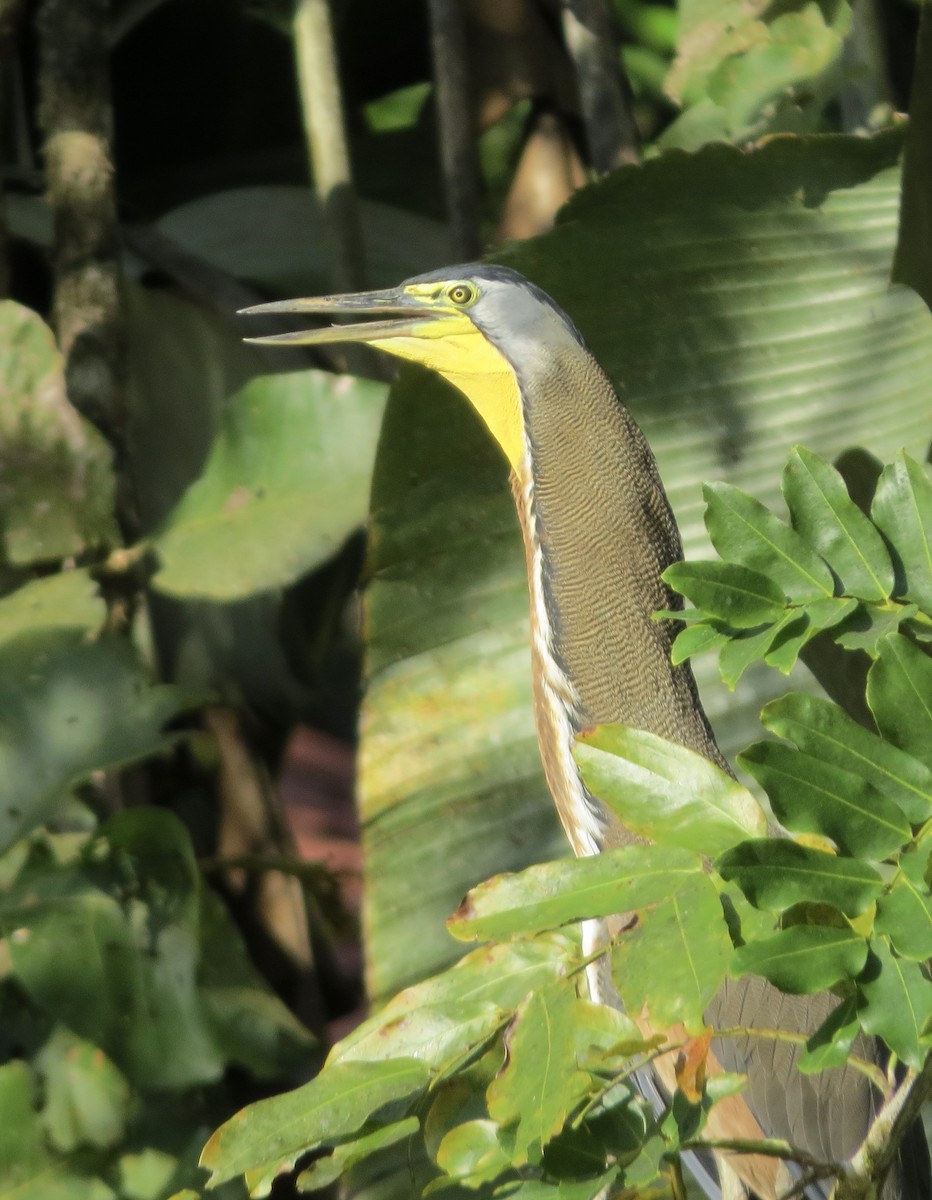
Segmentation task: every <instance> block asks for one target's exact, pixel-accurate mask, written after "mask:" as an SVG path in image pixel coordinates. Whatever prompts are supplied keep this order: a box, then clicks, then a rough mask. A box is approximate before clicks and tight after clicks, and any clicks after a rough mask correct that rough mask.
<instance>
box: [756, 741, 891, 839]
mask: <svg viewBox="0 0 932 1200" xmlns="http://www.w3.org/2000/svg"><path fill="white" fill-rule="evenodd" d="M738 762H739V763H740V765H741V766H742V767H743V768H744V769H745V770H746V771H748V772H749V773H750V774H751V775H753V776H754V778H755V779H756V780H757V782H758V783H759V784H760V785H761V787H762V788H763V789H764V790H765V791H766V793H767V795H768V796H769V797H770V803H771V806H772V808H773V811H774V813H775V815H776V817H777V819H778V820H779V821H781V822H782V824H784V825H785V826H786V827H787V829H791V830H793V832H794V833H819V834H822V835H823V836H824V837H829V838H831V839H832V841H834V842H835V843H836V844H837V845H838V846H840V847H841V848H842V850H844V851H845V852H846V853H847V854H851V855H854V856H855V857H856V858H868V859H874V860H875V861H879V860H880V859H883V858H885V857H886V856H887V855H888V854H889V853H890V852H891V851H892V850H895V849H897V847H899V846H901V845H903V843H904V842H906V841H908V840H909V837H910V835H911V830H910V828H909V824H908V823H907V821H906V818H905V817H904V816H903V813H902V810H901V809H900V808H899V807H898V805H897V804H896V803H895V802H894V801H893V800H891V799H890V798H889V797H888V796H886V795H884V794H883V793H882V792H880V791H878V790H877V788H875V787H874V785H873V784H872V783H869V782H868V781H867V780H866V779H864V778H863V777H862V776H861V775H859V774H855V773H854V772H853V771H848V770H845V769H843V768H842V767H839V766H836V765H835V764H834V763H831V762H825V761H824V760H822V759H820V758H818V757H816V756H815V755H812V754H804V753H802V752H801V751H799V750H794V749H792V748H791V747H790V746H784V745H781V744H780V743H779V742H755V743H754V744H753V745H752V746H749V747H748V748H747V750H745V751H744V752H743V753H742V754H740V755H739V756H738Z"/></svg>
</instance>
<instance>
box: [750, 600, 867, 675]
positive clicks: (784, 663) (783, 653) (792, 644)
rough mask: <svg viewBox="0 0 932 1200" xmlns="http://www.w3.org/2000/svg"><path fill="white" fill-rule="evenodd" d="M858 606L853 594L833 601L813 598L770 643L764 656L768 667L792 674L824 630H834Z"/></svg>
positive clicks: (778, 631) (785, 673)
mask: <svg viewBox="0 0 932 1200" xmlns="http://www.w3.org/2000/svg"><path fill="white" fill-rule="evenodd" d="M856 607H857V601H856V600H855V599H854V598H853V597H851V596H849V597H842V596H836V597H834V598H833V599H830V600H813V601H811V602H810V603H809V604H806V605H805V606H804V607H803V609H802V611H801V612H800V613H799V615H798V616H797V617H796V618H795V620H791V621H788V622H787V623H786V624H785V625H783V626H782V627H781V628H780V629H778V630H777V635H776V637H775V638H774V639H773V641H772V642H771V644H770V647H769V648H768V650H767V653H766V654H765V655H764V659H765V661H766V663H767V665H768V666H771V667H774V668H776V670H778V671H782V672H783V674H784V675H789V673H790V671H791V670H792V669H793V667H794V666H795V665H796V660H797V658H799V655H800V654H801V653H802V651H803V650H804V649H805V647H806V646H807V645H808V644H809V642H811V641H812V639H813V638H814V637H815V636H816V635H817V634H819V633H821V632H822V630H823V629H831V628H832V627H833V626H834V625H837V624H838V623H839V622H840V621H843V620H844V618H845V617H846V616H847V615H848V614H849V613H850V612H852V611H853V610H854V609H855V608H856Z"/></svg>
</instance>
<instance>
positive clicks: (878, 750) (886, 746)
mask: <svg viewBox="0 0 932 1200" xmlns="http://www.w3.org/2000/svg"><path fill="white" fill-rule="evenodd" d="M761 722H762V723H763V725H764V728H765V729H769V730H770V732H771V733H774V734H776V735H777V737H783V738H787V739H788V740H789V741H791V742H794V743H795V744H796V746H797V747H798V748H799V749H800V750H803V751H805V752H806V753H807V754H809V755H811V756H812V757H813V758H818V759H821V761H822V762H824V763H831V764H833V765H835V766H838V767H842V768H844V769H845V770H848V771H854V772H856V773H857V774H859V775H861V776H863V778H864V779H867V780H868V781H869V782H870V783H872V784H873V785H874V786H875V787H876V788H877V789H878V790H879V791H881V792H883V793H884V795H886V796H888V797H889V798H890V799H891V800H893V801H895V802H896V804H898V805H899V807H900V808H901V809H902V810H903V812H904V813H905V814H906V816H907V817H908V818H909V820H910V821H912V822H913V824H917V825H918V824H922V822H924V821H925V820H926V819H927V818H928V817H929V815H930V813H932V770H930V769H929V768H928V767H927V766H925V764H924V763H922V762H920V761H919V759H918V758H915V757H914V756H913V755H911V754H906V753H904V752H903V751H902V750H900V749H898V747H896V746H895V745H893V744H892V743H891V742H889V741H884V740H883V738H880V737H878V736H877V735H876V734H875V733H872V732H871V731H870V730H868V729H865V728H864V726H863V725H859V724H858V722H857V721H854V720H852V718H851V717H849V716H848V715H847V713H845V712H844V711H843V710H842V709H841V708H839V707H838V705H837V704H833V703H832V702H831V701H830V700H826V699H824V698H823V697H820V696H807V695H804V694H803V693H800V692H790V693H789V694H788V695H786V696H781V697H780V698H779V699H778V700H771V702H770V703H769V704H767V705H765V707H764V708H763V710H762V711H761Z"/></svg>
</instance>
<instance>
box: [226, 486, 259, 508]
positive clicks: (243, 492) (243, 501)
mask: <svg viewBox="0 0 932 1200" xmlns="http://www.w3.org/2000/svg"><path fill="white" fill-rule="evenodd" d="M252 498H253V495H252V492H251V491H250V490H249V488H248V487H246V486H245V485H244V484H242V483H241V484H240V485H239V487H235V488H234V489H233V491H232V492H230V494H229V496H227V502H226V504H224V506H223V511H224V513H226V514H228V515H229V514H231V513H236V512H239V511H240V509H243V508H245V507H246V505H247V504H249V503H250V501H251V500H252Z"/></svg>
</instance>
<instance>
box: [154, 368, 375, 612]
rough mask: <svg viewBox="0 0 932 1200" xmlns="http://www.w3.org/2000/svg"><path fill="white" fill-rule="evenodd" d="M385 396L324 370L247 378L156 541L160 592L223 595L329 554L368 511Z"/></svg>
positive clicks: (286, 576)
mask: <svg viewBox="0 0 932 1200" xmlns="http://www.w3.org/2000/svg"><path fill="white" fill-rule="evenodd" d="M385 393H386V389H385V386H384V385H383V384H378V383H372V382H369V381H367V380H363V379H353V378H351V377H350V376H342V377H338V376H334V375H330V374H328V373H327V372H324V371H299V372H295V373H294V374H289V375H262V376H259V377H258V378H257V379H254V380H253V381H252V382H251V383H248V384H247V385H246V387H244V388H243V390H242V391H241V392H240V393H239V394H238V395H237V396H236V397H234V399H233V400H232V401H231V402H230V405H229V407H228V409H227V411H226V413H225V415H224V419H223V423H222V426H221V430H220V434H219V436H218V438H217V441H216V442H215V444H214V447H213V450H212V451H211V454H210V457H209V458H208V460H207V463H206V465H205V467H204V471H203V473H202V475H201V477H200V479H198V480H197V482H195V483H194V484H193V485H192V486H191V487H190V488H189V489H188V491H187V492H186V493H185V495H184V496H183V497H182V499H181V501H180V502H179V503H178V505H177V506H176V507H175V509H174V510H173V511H172V512H171V513H170V514H169V516H168V518H167V519H166V521H165V524H164V526H163V528H162V531H161V533H160V534H159V536H158V537H157V539H156V545H157V548H158V553H159V557H160V559H161V562H162V567H161V570H160V571H159V572H158V574H157V575H156V578H155V585H156V587H158V588H159V589H160V590H162V591H165V592H169V593H171V594H172V595H176V596H198V597H205V598H211V599H215V600H216V599H222V600H231V599H235V598H238V597H243V596H248V595H250V594H251V593H253V592H258V591H267V590H269V589H272V588H276V587H281V586H283V585H284V584H287V583H291V582H292V581H293V580H295V579H297V578H298V576H299V575H302V574H303V573H304V572H305V571H307V570H309V569H310V568H311V567H312V566H316V565H317V564H318V563H320V562H322V561H323V560H324V559H325V558H328V557H329V556H330V555H331V554H333V552H334V551H335V550H337V549H338V547H339V546H340V544H341V543H342V542H343V541H344V540H345V538H346V537H347V536H348V535H349V534H350V532H351V531H352V530H353V529H354V528H355V527H356V526H357V525H360V524H362V522H363V520H364V518H365V515H366V509H367V504H368V498H369V485H370V480H371V474H372V462H373V458H374V456H375V444H376V439H377V437H378V432H379V426H380V423H381V419H382V409H383V407H384V404H385Z"/></svg>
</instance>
